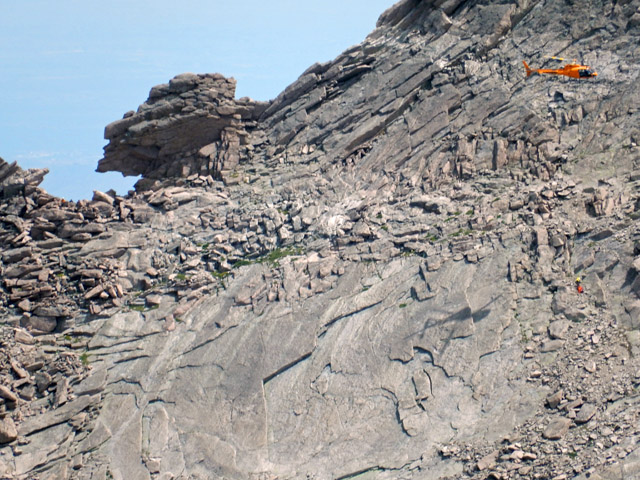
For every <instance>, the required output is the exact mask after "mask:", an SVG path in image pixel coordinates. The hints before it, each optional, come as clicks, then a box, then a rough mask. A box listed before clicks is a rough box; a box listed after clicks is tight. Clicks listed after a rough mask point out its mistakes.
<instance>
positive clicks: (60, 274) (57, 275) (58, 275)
mask: <svg viewBox="0 0 640 480" xmlns="http://www.w3.org/2000/svg"><path fill="white" fill-rule="evenodd" d="M65 276H66V275H65V274H64V272H58V273H56V277H58V278H64V277H65Z"/></svg>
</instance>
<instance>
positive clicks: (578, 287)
mask: <svg viewBox="0 0 640 480" xmlns="http://www.w3.org/2000/svg"><path fill="white" fill-rule="evenodd" d="M580 282H581V280H580V277H578V278H576V290H577V291H578V293H584V288H582V284H581V283H580Z"/></svg>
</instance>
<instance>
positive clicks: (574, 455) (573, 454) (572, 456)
mask: <svg viewBox="0 0 640 480" xmlns="http://www.w3.org/2000/svg"><path fill="white" fill-rule="evenodd" d="M567 455H569V458H571V459H574V458H576V457H577V456H578V452H569V453H567Z"/></svg>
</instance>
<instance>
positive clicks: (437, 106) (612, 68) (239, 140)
mask: <svg viewBox="0 0 640 480" xmlns="http://www.w3.org/2000/svg"><path fill="white" fill-rule="evenodd" d="M639 28H640V1H638V0H631V1H629V0H627V1H617V2H616V1H606V0H603V1H595V0H594V1H587V2H569V1H567V2H550V1H545V0H518V1H504V2H498V3H496V2H488V1H481V0H449V1H426V0H422V1H417V0H403V1H401V2H399V3H398V4H396V5H395V6H393V7H391V8H390V9H389V10H387V11H386V12H384V13H383V15H382V16H381V17H380V20H379V22H378V26H377V28H376V29H375V30H374V31H373V32H372V33H371V34H370V35H369V37H367V39H365V40H364V41H363V42H362V43H361V44H359V45H356V46H354V47H352V48H350V49H348V50H347V51H345V52H344V53H343V54H341V55H340V56H339V57H338V58H336V59H335V60H333V61H330V62H327V63H324V64H316V65H313V66H311V67H310V68H309V69H308V70H307V71H306V72H304V73H303V74H302V75H301V77H300V78H299V79H298V80H297V81H296V82H295V83H294V84H292V85H291V86H289V87H287V89H285V91H284V92H283V93H282V94H281V95H280V96H278V98H276V99H274V100H272V101H271V102H254V101H253V100H251V99H247V98H245V99H239V100H236V99H235V98H234V88H235V83H234V81H233V79H225V78H224V77H222V76H221V75H218V74H198V75H196V74H182V75H178V76H176V77H175V78H173V79H172V80H170V81H169V83H167V84H165V85H159V86H157V87H153V88H152V90H151V92H150V95H149V99H148V100H147V101H146V102H145V103H143V104H142V105H141V106H140V108H139V109H138V110H137V111H135V112H133V111H132V112H128V113H127V114H125V116H124V118H123V119H121V120H117V121H116V122H113V123H112V124H110V125H108V126H107V127H106V129H105V137H106V138H107V140H109V144H108V145H107V146H106V147H105V155H104V158H103V159H102V160H101V161H100V162H99V165H98V169H99V170H101V171H108V170H115V171H121V172H123V173H125V174H131V175H142V177H143V178H142V179H141V180H140V181H139V182H138V184H137V185H136V190H135V191H132V192H130V193H129V194H128V195H127V196H118V195H116V194H115V193H114V192H97V191H96V192H95V194H94V196H93V198H92V199H91V200H82V201H79V202H67V201H64V200H62V199H58V198H55V197H52V196H51V195H48V194H47V193H46V192H45V191H44V190H42V189H41V188H40V187H39V186H38V185H39V184H40V182H41V181H42V179H43V177H44V175H45V174H46V171H42V170H29V171H23V170H22V169H20V167H19V166H18V165H16V164H15V163H13V164H11V163H7V162H5V161H4V160H0V239H1V245H2V250H1V251H0V261H1V263H0V268H1V269H2V272H1V273H2V277H1V278H2V280H1V282H2V283H1V285H0V286H1V288H2V293H1V295H0V309H1V312H2V319H3V323H2V325H0V342H2V347H3V348H2V357H0V476H1V477H3V478H11V479H21V480H22V479H45V478H46V479H50V478H60V479H66V478H71V479H78V480H80V479H82V480H85V479H86V480H89V479H100V480H102V479H106V478H114V479H135V480H137V479H141V480H142V479H144V480H146V479H163V480H169V479H185V480H186V479H199V478H202V479H205V478H226V479H246V478H251V479H255V480H271V479H319V480H320V479H321V480H324V479H348V478H361V479H397V478H405V479H427V478H428V479H440V480H446V479H478V480H480V479H487V478H489V479H531V478H544V479H555V480H563V479H565V480H566V479H575V480H587V479H607V480H610V479H614V480H617V479H620V480H622V479H629V478H636V477H638V476H640V450H639V449H638V447H637V445H638V441H639V437H640V420H639V416H638V414H639V406H640V396H639V393H638V387H639V386H640V376H639V372H640V369H639V366H640V365H639V362H638V355H639V354H640V320H639V318H640V316H639V315H640V279H639V278H640V277H639V274H640V243H639V242H640V230H639V229H638V226H637V220H638V218H640V193H639V192H640V164H639V161H640V149H639V147H638V140H639V139H640V133H639V130H638V127H637V125H638V120H639V110H638V105H639V103H640V102H639V100H640V95H639V93H638V89H637V76H638V71H637V69H636V68H634V67H633V65H634V64H637V63H638V58H639V56H640V49H639V48H638V41H637V40H638V35H639V34H640V30H639ZM543 53H548V54H550V55H560V56H565V57H569V58H571V57H572V56H574V55H577V54H578V53H579V54H580V55H582V56H583V57H584V58H583V60H582V61H583V62H584V63H587V64H589V65H590V66H591V67H592V68H593V69H594V70H596V71H597V72H598V74H599V75H598V77H597V78H596V79H589V80H581V81H578V80H570V79H563V78H559V77H544V76H534V77H531V78H529V79H528V80H525V75H524V72H523V69H522V67H521V60H522V59H526V60H527V61H528V63H529V64H531V65H541V64H542V63H543V62H544V61H545V60H544V58H543ZM576 277H580V278H581V282H580V284H581V285H582V287H583V288H584V292H583V293H579V292H578V290H577V288H576V283H575V280H576Z"/></svg>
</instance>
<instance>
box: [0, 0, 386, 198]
mask: <svg viewBox="0 0 640 480" xmlns="http://www.w3.org/2000/svg"><path fill="white" fill-rule="evenodd" d="M393 3H394V0H342V1H338V0H323V1H316V0H307V1H304V2H301V1H300V0H296V1H294V0H273V1H264V0H261V1H260V0H234V1H230V0H227V1H219V0H209V1H206V0H182V1H180V2H176V1H175V0H109V1H108V2H106V1H104V0H56V1H52V0H20V1H16V2H13V1H10V0H0V156H1V157H3V158H4V159H5V160H7V161H13V160H17V161H18V163H19V164H20V165H21V166H22V167H23V168H34V167H47V168H49V169H50V170H51V173H49V174H48V175H47V177H46V178H45V181H44V183H43V184H42V187H44V188H45V189H46V190H47V191H48V192H49V193H52V194H54V195H57V196H61V197H64V198H67V199H69V200H78V199H81V198H91V195H92V192H93V190H94V189H95V190H102V191H106V190H109V189H110V188H113V189H115V190H116V191H117V192H118V193H120V194H124V193H126V192H127V190H128V189H129V188H131V185H133V183H134V182H135V179H134V178H131V177H127V178H123V177H122V175H120V174H119V173H107V174H104V173H102V174H98V173H95V172H94V171H95V168H96V165H97V162H98V160H99V159H100V158H101V156H102V147H104V145H105V144H106V142H105V140H104V139H103V133H104V127H105V125H107V124H108V123H110V122H112V121H114V120H117V119H119V118H122V115H123V114H124V113H125V112H126V111H128V110H135V109H136V108H137V107H138V105H140V104H141V103H143V102H144V101H145V100H146V99H147V96H148V93H149V90H150V88H151V87H152V86H154V85H157V84H160V83H165V82H167V81H168V80H169V79H170V78H172V77H173V76H175V75H177V74H179V73H183V72H195V73H213V72H220V73H222V74H224V75H226V76H229V77H234V78H235V79H236V80H237V81H238V87H237V92H236V96H237V97H243V96H248V97H251V98H254V99H256V100H269V99H272V98H275V97H276V96H277V95H278V94H279V93H280V92H281V91H282V90H284V88H285V87H286V86H287V85H289V84H290V83H291V82H293V81H294V80H295V79H296V78H297V77H298V76H299V75H300V74H301V73H302V72H303V71H304V70H305V69H306V68H307V67H309V66H310V65H312V64H313V63H315V62H317V61H320V62H322V61H327V60H331V59H333V58H334V57H336V56H337V55H339V54H340V53H341V52H342V51H344V50H346V49H347V48H348V47H350V46H351V45H354V44H357V43H359V42H361V41H362V40H364V38H365V37H366V36H367V34H368V33H369V32H371V31H372V30H373V29H374V27H375V22H376V20H377V19H378V17H379V16H380V14H381V13H382V12H383V11H384V10H385V9H386V8H388V7H390V6H391V5H393Z"/></svg>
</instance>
